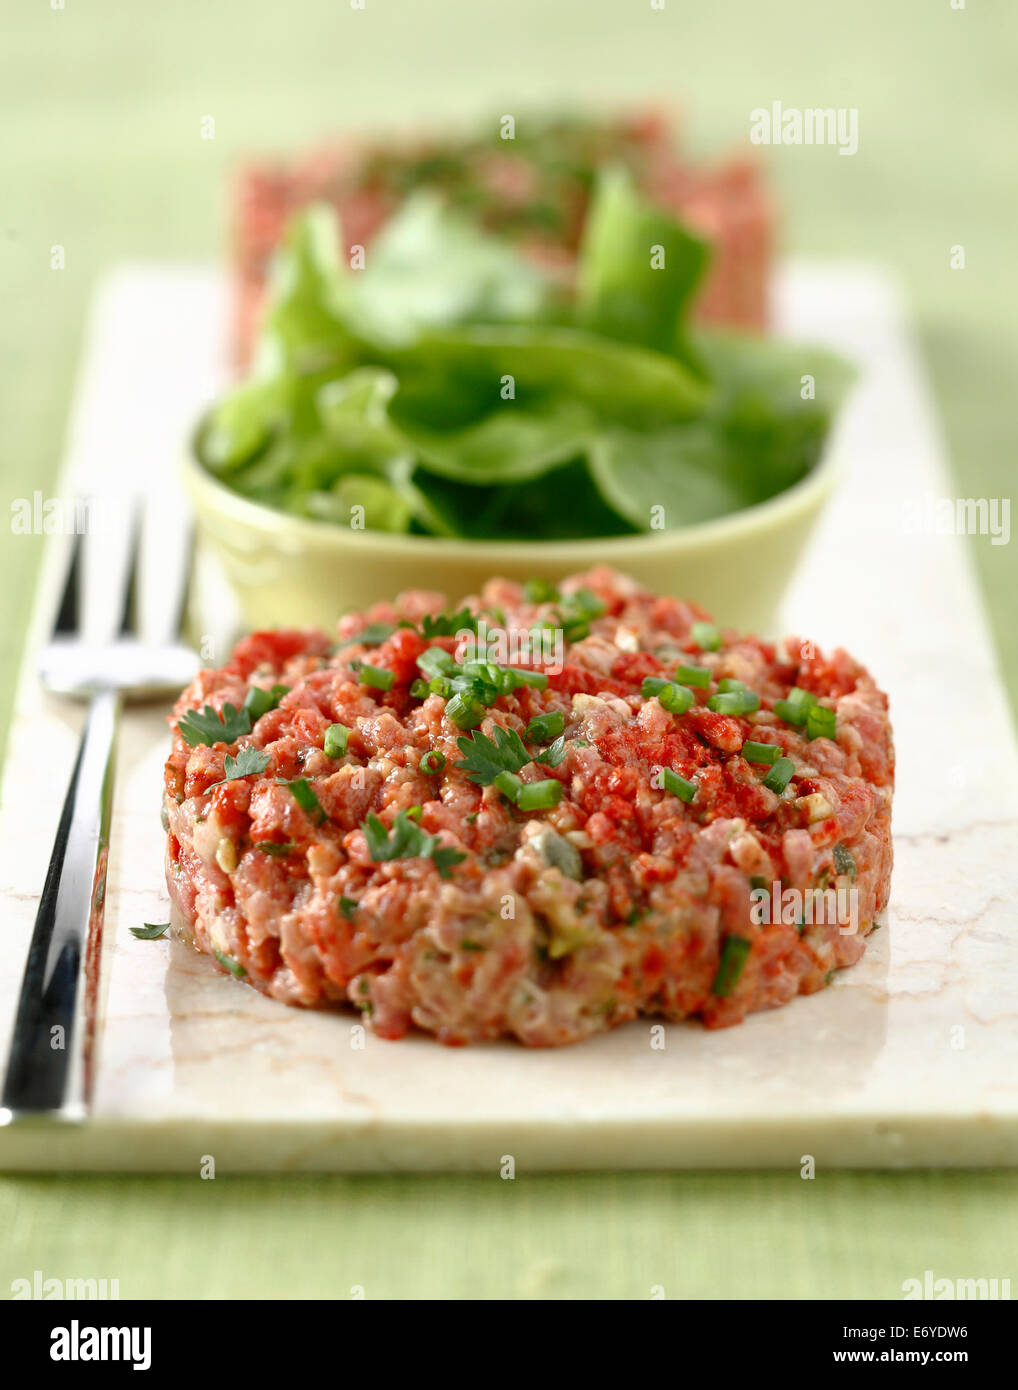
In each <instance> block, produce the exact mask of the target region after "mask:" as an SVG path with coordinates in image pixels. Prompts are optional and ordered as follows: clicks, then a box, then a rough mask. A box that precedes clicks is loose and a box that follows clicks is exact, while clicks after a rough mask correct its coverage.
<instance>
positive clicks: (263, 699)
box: [241, 685, 290, 724]
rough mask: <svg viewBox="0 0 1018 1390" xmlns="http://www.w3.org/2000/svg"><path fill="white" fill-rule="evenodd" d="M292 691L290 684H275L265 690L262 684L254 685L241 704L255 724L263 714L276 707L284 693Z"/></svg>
mask: <svg viewBox="0 0 1018 1390" xmlns="http://www.w3.org/2000/svg"><path fill="white" fill-rule="evenodd" d="M289 693H290V687H289V686H288V685H274V686H272V687H271V688H270V689H268V690H263V689H262V688H261V686H258V685H253V686H252V687H251V689H250V690H249V691H248V692H247V694H246V695H245V696H244V703H243V705H242V706H241V708H242V709H244V710H246V711H247V712H248V714H249V715H250V716H251V723H252V724H254V723H255V722H256V721H257V720H259V719H261V717H262V715H263V714H268V712H269V710H270V709H275V708H276V706H277V705H278V704H279V702H280V700H281V699H282V698H283V696H284V695H288V694H289Z"/></svg>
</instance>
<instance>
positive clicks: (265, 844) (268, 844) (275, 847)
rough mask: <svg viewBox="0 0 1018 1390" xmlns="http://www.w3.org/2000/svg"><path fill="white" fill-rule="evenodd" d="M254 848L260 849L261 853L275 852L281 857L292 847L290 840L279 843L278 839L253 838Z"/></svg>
mask: <svg viewBox="0 0 1018 1390" xmlns="http://www.w3.org/2000/svg"><path fill="white" fill-rule="evenodd" d="M254 848H255V849H260V850H261V852H262V854H276V855H279V857H280V858H282V857H283V856H284V855H286V854H289V853H290V851H291V850H292V849H293V842H292V841H290V840H287V841H286V842H285V843H280V842H279V841H278V840H255V841H254Z"/></svg>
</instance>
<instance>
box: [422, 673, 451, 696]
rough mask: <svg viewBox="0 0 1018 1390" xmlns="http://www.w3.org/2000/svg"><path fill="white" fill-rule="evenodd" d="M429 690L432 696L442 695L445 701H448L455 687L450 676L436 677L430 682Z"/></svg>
mask: <svg viewBox="0 0 1018 1390" xmlns="http://www.w3.org/2000/svg"><path fill="white" fill-rule="evenodd" d="M428 689H429V690H430V691H431V693H432V695H441V696H442V699H443V700H448V698H449V696H450V695H451V694H452V693H453V690H454V686H453V683H452V681H451V680H450V679H449V677H448V676H435V677H434V678H433V679H432V680H430V681H428Z"/></svg>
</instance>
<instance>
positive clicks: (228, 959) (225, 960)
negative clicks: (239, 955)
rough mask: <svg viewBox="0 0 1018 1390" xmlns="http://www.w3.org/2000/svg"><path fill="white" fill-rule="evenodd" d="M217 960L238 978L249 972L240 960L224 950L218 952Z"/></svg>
mask: <svg viewBox="0 0 1018 1390" xmlns="http://www.w3.org/2000/svg"><path fill="white" fill-rule="evenodd" d="M216 960H217V961H218V962H219V964H220V965H221V966H222V967H223V969H224V970H228V971H229V972H230V974H231V975H236V977H237V979H238V980H240V979H242V978H243V977H244V976H245V975H246V974H247V971H246V970H245V969H244V967H243V966H242V965H241V963H240V961H239V960H234V959H233V957H232V956H228V955H225V954H224V952H222V951H217V952H216Z"/></svg>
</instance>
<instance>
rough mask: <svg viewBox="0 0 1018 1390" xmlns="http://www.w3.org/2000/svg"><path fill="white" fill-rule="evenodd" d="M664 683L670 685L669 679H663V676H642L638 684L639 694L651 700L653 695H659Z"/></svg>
mask: <svg viewBox="0 0 1018 1390" xmlns="http://www.w3.org/2000/svg"><path fill="white" fill-rule="evenodd" d="M666 685H671V681H669V680H665V679H664V677H663V676H644V678H643V680H642V682H641V684H640V694H641V695H642V696H643V698H644V699H645V700H651V699H653V697H654V696H655V695H660V694H661V692H662V690H664V688H665V686H666Z"/></svg>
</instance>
